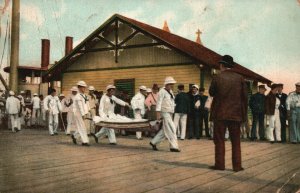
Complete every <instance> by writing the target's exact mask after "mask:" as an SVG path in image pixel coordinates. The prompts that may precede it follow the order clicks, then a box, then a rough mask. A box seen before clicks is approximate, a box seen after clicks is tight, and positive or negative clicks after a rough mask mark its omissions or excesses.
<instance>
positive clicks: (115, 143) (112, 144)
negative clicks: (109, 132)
mask: <svg viewBox="0 0 300 193" xmlns="http://www.w3.org/2000/svg"><path fill="white" fill-rule="evenodd" d="M109 145H117V143H109Z"/></svg>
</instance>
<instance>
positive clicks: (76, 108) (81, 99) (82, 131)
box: [71, 81, 90, 146]
mask: <svg viewBox="0 0 300 193" xmlns="http://www.w3.org/2000/svg"><path fill="white" fill-rule="evenodd" d="M77 87H78V93H77V94H76V95H75V97H74V100H73V103H74V104H73V112H74V119H73V120H74V125H75V128H76V131H75V133H74V134H73V135H71V137H72V139H73V143H74V144H77V139H78V138H79V137H80V138H81V141H82V145H83V146H90V144H89V138H88V135H87V130H86V125H85V123H84V120H85V119H87V116H88V113H89V103H88V97H87V96H86V95H85V90H86V87H87V84H86V83H85V82H84V81H79V82H78V83H77Z"/></svg>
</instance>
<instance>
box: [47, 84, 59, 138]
mask: <svg viewBox="0 0 300 193" xmlns="http://www.w3.org/2000/svg"><path fill="white" fill-rule="evenodd" d="M44 108H45V111H46V112H47V113H48V116H49V120H48V128H49V133H50V135H51V136H53V135H58V133H57V128H58V116H59V112H61V110H62V107H61V103H60V101H59V98H58V97H57V96H56V90H55V89H51V90H50V95H48V96H47V97H46V98H45V99H44Z"/></svg>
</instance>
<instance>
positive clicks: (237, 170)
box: [233, 168, 245, 172]
mask: <svg viewBox="0 0 300 193" xmlns="http://www.w3.org/2000/svg"><path fill="white" fill-rule="evenodd" d="M243 170H245V169H244V168H239V169H233V171H234V172H240V171H243Z"/></svg>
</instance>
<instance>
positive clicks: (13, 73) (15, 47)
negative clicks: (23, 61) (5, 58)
mask: <svg viewBox="0 0 300 193" xmlns="http://www.w3.org/2000/svg"><path fill="white" fill-rule="evenodd" d="M19 34H20V0H13V1H12V22H11V55H10V73H9V87H10V89H11V90H13V91H14V92H16V93H17V92H18V83H19V81H18V66H19V39H20V38H19Z"/></svg>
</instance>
